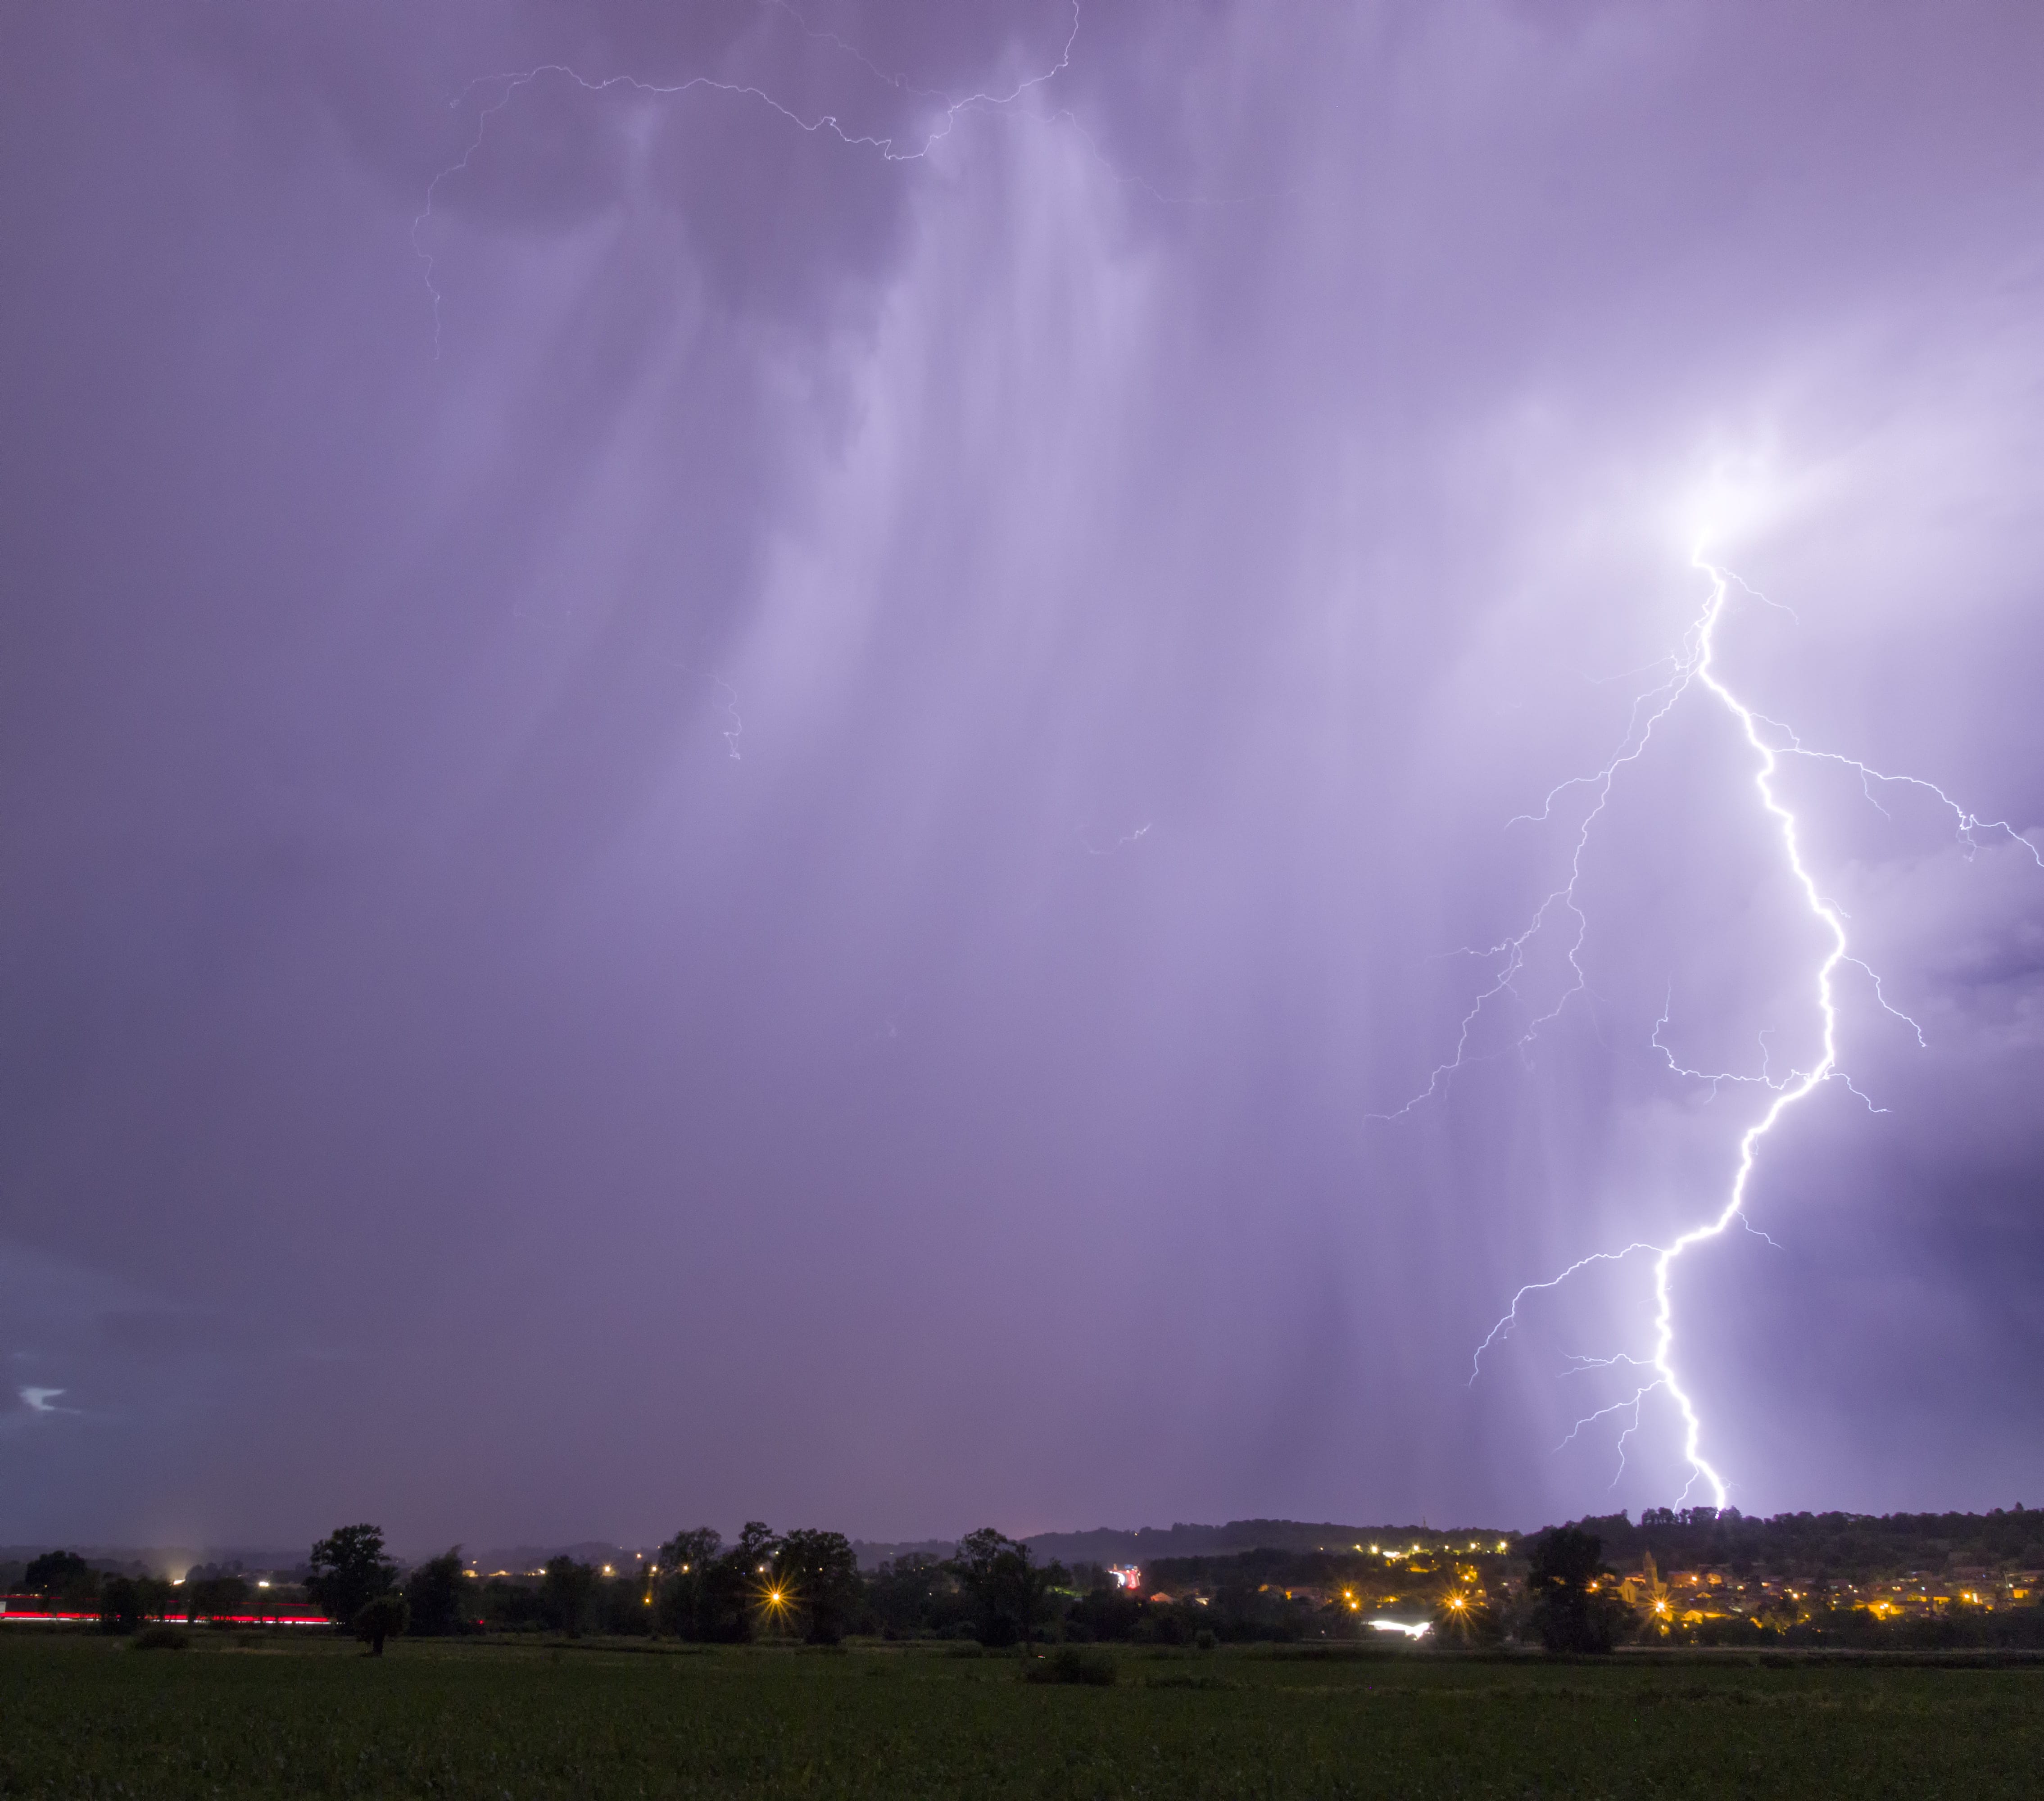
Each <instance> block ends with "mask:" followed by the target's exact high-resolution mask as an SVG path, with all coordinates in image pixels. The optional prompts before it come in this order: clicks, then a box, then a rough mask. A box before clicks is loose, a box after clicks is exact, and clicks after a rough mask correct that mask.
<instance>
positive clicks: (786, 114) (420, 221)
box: [411, 0, 1097, 361]
mask: <svg viewBox="0 0 2044 1801" xmlns="http://www.w3.org/2000/svg"><path fill="white" fill-rule="evenodd" d="M769 3H770V4H772V5H774V8H775V10H778V11H781V12H783V13H786V14H787V15H788V16H789V17H790V18H792V19H793V20H794V21H796V22H797V24H798V25H801V28H802V29H804V30H805V32H807V33H808V34H809V36H812V37H815V38H819V39H821V40H824V41H827V42H828V43H831V44H835V45H836V47H837V48H840V49H841V50H843V52H845V53H846V54H847V55H848V56H852V57H855V58H856V59H857V60H858V61H859V62H860V63H863V64H864V65H865V67H866V68H867V69H868V70H870V71H871V72H872V73H873V75H875V76H876V77H877V78H878V79H880V80H881V81H882V82H884V83H886V84H887V85H888V86H890V87H893V88H896V89H897V90H900V91H901V92H903V93H907V94H916V95H918V96H920V97H928V98H934V99H936V100H938V101H940V102H942V105H941V106H940V107H939V117H938V119H937V121H936V124H935V125H933V126H932V128H931V129H928V130H927V131H925V132H923V133H922V135H921V136H920V138H917V137H916V136H913V135H910V136H906V137H905V136H903V135H901V134H897V133H894V132H854V131H850V130H847V129H846V127H845V125H843V121H840V119H839V118H838V117H837V115H836V113H817V114H816V116H815V117H805V116H804V115H803V114H802V113H799V112H797V110H796V109H794V108H793V107H792V106H789V105H787V104H786V102H783V101H781V100H778V99H777V98H774V95H773V94H770V92H768V91H767V89H765V88H763V87H760V86H757V85H755V83H751V82H737V81H725V80H722V79H719V78H718V77H717V76H714V75H692V76H690V78H689V79H687V80H686V81H678V82H650V81H646V80H644V79H641V78H640V77H639V76H636V75H602V76H591V75H583V74H582V72H581V71H578V70H577V69H575V68H574V67H572V66H571V65H570V64H568V63H537V64H535V65H534V66H533V67H531V68H529V69H522V70H511V71H502V72H500V73H498V74H496V75H478V76H477V77H476V78H475V79H474V80H473V81H471V82H470V83H469V84H468V85H467V86H466V87H464V88H463V90H461V92H460V93H459V94H456V95H455V98H453V99H452V100H451V101H450V102H448V109H449V110H450V111H458V110H459V109H460V108H462V107H463V106H466V105H467V104H468V102H469V101H470V100H471V98H472V97H473V96H474V95H475V94H477V93H478V91H480V92H485V93H488V92H493V91H494V94H495V96H496V98H494V99H492V100H490V101H489V102H487V103H486V104H485V105H484V106H481V107H479V108H478V109H477V112H476V116H475V130H474V133H473V135H472V136H471V137H470V139H469V141H468V146H467V148H466V149H465V150H463V152H462V153H461V155H460V156H459V157H457V158H456V159H455V160H454V161H453V162H451V163H449V164H448V166H447V167H445V168H444V169H442V170H441V171H440V173H439V174H437V175H435V176H434V177H433V179H432V180H431V181H430V182H428V183H427V184H426V192H425V204H424V205H421V208H420V209H419V211H418V213H417V216H416V217H414V218H413V221H412V230H411V241H412V251H413V255H415V256H416V257H417V259H418V263H419V270H420V274H421V277H422V278H423V279H424V281H425V286H426V292H427V294H428V295H429V296H430V297H431V298H432V311H433V357H434V360H435V361H438V360H439V358H440V311H441V303H442V298H443V297H442V295H441V293H440V284H439V282H438V281H437V280H436V278H435V267H436V265H435V260H434V257H433V255H432V252H431V251H430V250H429V249H428V248H426V246H425V243H424V242H423V241H422V235H423V234H424V232H425V230H426V228H427V227H428V226H429V225H431V224H432V219H433V211H434V208H435V206H436V204H437V202H438V201H439V198H440V189H441V188H442V187H443V186H444V185H445V184H446V183H447V182H450V181H452V180H454V179H456V178H457V177H459V176H460V175H464V174H466V173H467V170H468V167H469V165H470V163H472V162H473V161H474V159H475V156H476V153H477V152H478V151H480V150H481V149H482V144H483V140H484V138H485V137H486V136H487V135H488V133H489V130H490V121H491V120H492V119H494V117H497V115H498V113H501V112H502V111H503V110H504V109H505V108H506V107H507V106H509V105H510V104H511V102H513V100H514V99H516V98H517V96H518V95H519V94H521V93H523V92H524V90H526V89H527V88H528V87H530V86H532V84H533V83H536V82H537V81H540V80H541V79H544V78H546V77H548V76H552V77H556V78H558V79H561V80H563V81H567V82H570V83H573V84H574V86H577V87H579V88H580V89H582V90H583V91H584V92H585V93H587V94H609V93H610V92H612V91H613V90H624V91H626V92H629V93H634V94H643V95H644V96H645V97H646V98H648V99H656V100H674V99H679V98H682V96H684V95H686V94H694V93H697V92H699V91H700V92H703V93H709V94H729V95H732V96H734V97H736V98H741V99H745V100H750V101H752V102H756V103H757V104H758V105H759V106H764V107H766V108H767V109H769V110H770V111H771V112H774V113H778V114H779V115H780V116H781V117H782V118H783V119H785V120H786V121H788V123H789V124H790V125H793V126H794V127H795V128H796V129H797V130H799V131H801V132H807V133H809V135H811V136H818V135H820V136H828V137H833V138H836V140H837V141H838V142H839V143H840V144H843V145H844V146H845V148H847V149H850V150H860V151H866V152H872V153H873V154H875V155H877V156H879V157H880V158H881V159H882V161H883V162H888V163H917V162H920V161H922V160H923V159H924V158H926V157H927V156H929V154H930V152H932V151H933V150H934V149H936V147H937V146H938V144H940V143H942V142H943V140H945V139H946V138H947V137H949V136H951V132H952V131H953V130H954V129H955V128H956V126H957V125H958V122H959V118H960V117H962V115H963V114H965V113H968V112H973V111H978V110H981V109H986V110H1000V109H1005V108H1009V107H1012V106H1015V105H1016V102H1019V101H1020V100H1022V99H1023V98H1025V97H1026V96H1027V95H1028V94H1030V93H1031V92H1032V91H1033V90H1035V89H1037V88H1039V87H1041V86H1043V85H1044V84H1045V83H1047V82H1050V81H1053V80H1055V79H1056V78H1057V77H1058V75H1062V73H1063V72H1064V71H1066V69H1067V68H1069V67H1070V66H1071V60H1072V48H1073V46H1074V44H1077V43H1078V36H1079V0H1072V23H1071V29H1070V31H1069V32H1067V33H1066V35H1065V41H1064V44H1063V47H1062V48H1061V49H1060V50H1059V51H1058V57H1057V60H1056V61H1055V62H1054V63H1051V66H1050V67H1048V68H1046V69H1042V70H1039V71H1038V72H1037V73H1036V74H1035V75H1025V76H1024V77H1022V78H1021V79H1020V80H1018V81H1017V82H1016V83H1015V85H1014V86H1012V87H1011V88H1010V89H1009V90H1007V91H1006V92H1005V93H989V92H987V91H985V90H981V91H979V92H977V93H973V94H966V95H963V96H962V97H959V98H952V97H951V96H948V95H944V94H937V93H936V92H935V91H934V90H930V89H924V88H916V87H913V86H910V85H909V83H907V82H906V81H905V79H903V78H902V77H901V76H899V75H889V74H887V73H886V71H884V70H882V69H881V68H880V67H878V65H877V64H876V63H874V62H873V61H872V60H870V58H868V57H866V56H865V55H863V53H862V52H859V51H858V50H856V49H855V48H853V47H852V46H851V44H847V43H846V42H845V41H844V40H843V39H842V38H840V37H839V36H837V35H836V33H833V32H820V31H817V30H815V29H813V28H812V27H811V26H810V25H809V22H808V21H807V20H805V19H804V18H803V17H802V16H801V13H798V12H797V11H796V10H794V8H793V7H792V6H788V5H786V4H785V0H769ZM1060 116H1061V117H1068V115H1060ZM1074 123H1076V121H1074ZM1087 141H1088V142H1089V144H1090V143H1091V141H1092V140H1090V138H1089V139H1088V140H1087ZM1095 148H1096V152H1097V146H1096V147H1095Z"/></svg>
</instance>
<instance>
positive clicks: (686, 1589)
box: [653, 1526, 724, 1639]
mask: <svg viewBox="0 0 2044 1801" xmlns="http://www.w3.org/2000/svg"><path fill="white" fill-rule="evenodd" d="M723 1548H724V1535H723V1534H721V1533H720V1532H717V1531H716V1530H713V1528H711V1527H709V1526H697V1527H696V1528H695V1529H694V1530H693V1531H688V1532H677V1533H676V1534H674V1537H673V1538H670V1539H669V1540H668V1541H667V1543H666V1544H664V1545H663V1546H661V1547H660V1553H659V1572H660V1573H659V1587H658V1588H657V1589H656V1590H655V1593H654V1596H653V1623H654V1624H655V1626H657V1627H658V1628H659V1630H661V1631H663V1632H671V1633H672V1634H674V1636H675V1637H676V1638H694V1639H699V1638H704V1637H705V1636H707V1635H706V1634H705V1632H704V1631H703V1630H702V1623H701V1615H702V1604H701V1603H702V1597H703V1592H704V1589H705V1577H706V1576H707V1575H708V1573H709V1568H710V1565H712V1564H713V1563H715V1562H716V1561H717V1553H719V1552H720V1550H722V1549H723Z"/></svg>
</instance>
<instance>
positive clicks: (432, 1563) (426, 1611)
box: [405, 1545, 468, 1638]
mask: <svg viewBox="0 0 2044 1801" xmlns="http://www.w3.org/2000/svg"><path fill="white" fill-rule="evenodd" d="M467 1580H468V1579H467V1577H466V1576H463V1574H462V1573H461V1547H460V1546H459V1545H456V1546H454V1547H453V1548H452V1549H449V1550H446V1551H443V1552H442V1553H440V1556H438V1557H428V1558H427V1559H426V1561H425V1562H424V1563H422V1564H421V1565H419V1566H418V1568H417V1569H414V1570H413V1572H412V1573H411V1574H410V1575H409V1576H406V1577H405V1605H406V1606H407V1607H409V1608H410V1610H411V1623H410V1625H409V1627H408V1628H407V1630H409V1631H412V1632H415V1633H417V1634H419V1635H420V1636H421V1637H422V1638H433V1637H444V1636H445V1635H446V1634H448V1633H451V1632H459V1631H460V1630H461V1629H462V1627H463V1626H464V1625H466V1624H467V1619H465V1618H464V1609H463V1606H462V1603H463V1601H464V1600H465V1599H467V1596H465V1595H464V1594H463V1584H464V1583H466V1582H467Z"/></svg>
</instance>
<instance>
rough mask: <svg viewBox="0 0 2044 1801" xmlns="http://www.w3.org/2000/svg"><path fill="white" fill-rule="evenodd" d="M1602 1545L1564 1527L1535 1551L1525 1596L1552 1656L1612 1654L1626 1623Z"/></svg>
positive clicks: (1592, 1535) (1592, 1536)
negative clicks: (1605, 1562) (1552, 1652)
mask: <svg viewBox="0 0 2044 1801" xmlns="http://www.w3.org/2000/svg"><path fill="white" fill-rule="evenodd" d="M1603 1553H1604V1541H1603V1540H1602V1539H1600V1538H1598V1537H1597V1535H1596V1534H1595V1533H1594V1532H1585V1531H1583V1530H1581V1528H1580V1527H1577V1526H1559V1527H1557V1528H1556V1529H1555V1530H1554V1531H1552V1532H1550V1533H1548V1534H1546V1536H1545V1537H1544V1538H1542V1539H1541V1540H1540V1541H1539V1543H1538V1544H1537V1545H1535V1546H1534V1549H1533V1556H1532V1561H1531V1567H1530V1568H1529V1569H1528V1570H1527V1576H1526V1592H1527V1598H1528V1599H1530V1600H1531V1603H1532V1616H1533V1626H1534V1629H1535V1630H1536V1631H1537V1632H1538V1633H1539V1634H1540V1642H1541V1643H1542V1644H1543V1645H1546V1648H1547V1649H1549V1650H1550V1651H1587V1652H1603V1651H1608V1650H1609V1649H1611V1648H1612V1645H1615V1644H1616V1643H1617V1642H1618V1635H1619V1632H1620V1630H1622V1629H1623V1626H1624V1624H1625V1622H1626V1619H1627V1609H1626V1607H1625V1603H1623V1601H1621V1600H1620V1599H1619V1597H1618V1593H1617V1589H1616V1578H1614V1577H1613V1576H1612V1573H1611V1572H1610V1571H1609V1570H1608V1569H1605V1568H1604V1565H1603V1564H1602V1563H1601V1562H1600V1561H1599V1560H1600V1557H1602V1556H1603Z"/></svg>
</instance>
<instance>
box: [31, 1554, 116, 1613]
mask: <svg viewBox="0 0 2044 1801" xmlns="http://www.w3.org/2000/svg"><path fill="white" fill-rule="evenodd" d="M21 1587H22V1588H23V1589H25V1591H26V1592H28V1593H29V1594H31V1595H44V1596H48V1597H49V1598H50V1599H52V1600H63V1601H79V1602H84V1601H89V1600H90V1599H92V1598H93V1597H94V1596H95V1595H97V1594H98V1592H99V1573H98V1571H97V1570H95V1569H94V1568H93V1567H92V1565H90V1564H89V1563H87V1562H86V1561H85V1559H84V1558H83V1557H80V1556H79V1554H78V1553H77V1552H75V1551H45V1552H44V1553H43V1554H42V1555H41V1556H40V1557H36V1558H33V1559H32V1560H31V1561H30V1562H29V1567H28V1568H27V1569H25V1570H24V1571H23V1572H22V1573H21Z"/></svg>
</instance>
